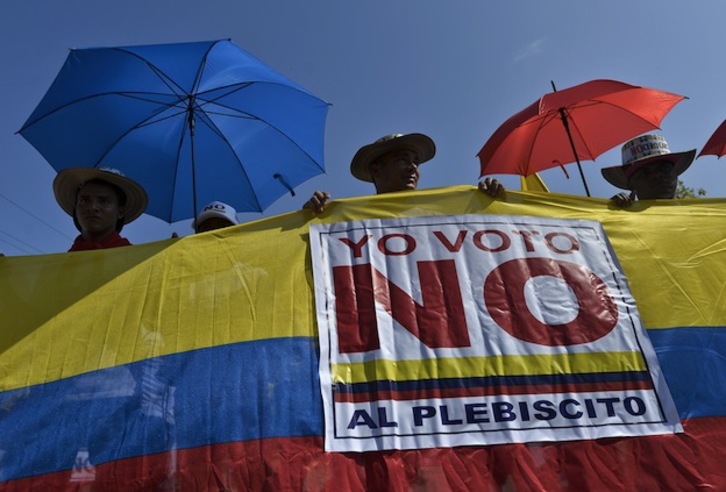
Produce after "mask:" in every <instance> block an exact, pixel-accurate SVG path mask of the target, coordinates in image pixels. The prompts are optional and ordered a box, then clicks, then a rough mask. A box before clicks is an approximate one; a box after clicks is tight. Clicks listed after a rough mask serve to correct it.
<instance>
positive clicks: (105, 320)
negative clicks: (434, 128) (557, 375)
mask: <svg viewBox="0 0 726 492" xmlns="http://www.w3.org/2000/svg"><path fill="white" fill-rule="evenodd" d="M452 214H503V215H525V216H538V217H554V218H564V219H587V220H596V221H599V222H601V223H602V225H603V227H604V229H605V231H606V233H607V235H608V239H609V240H610V242H611V243H612V245H613V248H614V250H615V252H616V254H617V257H618V260H619V262H620V263H621V265H622V267H623V269H624V271H625V274H626V276H627V278H628V282H629V285H630V288H631V290H632V292H633V296H634V297H635V299H636V302H637V306H638V310H639V312H640V316H641V320H642V322H643V324H644V325H645V326H646V327H647V329H648V335H649V337H650V339H651V341H652V343H653V345H654V347H655V350H656V353H657V355H658V358H659V361H660V365H661V368H662V370H663V372H664V374H665V379H666V381H667V383H668V386H669V388H670V392H671V394H672V395H673V398H674V400H675V404H676V407H677V410H678V413H679V415H680V419H681V422H682V424H683V427H684V429H685V433H682V434H674V435H661V436H649V437H631V438H609V439H599V440H583V441H572V442H544V443H536V444H503V445H496V446H467V447H457V448H445V449H444V448H435V449H425V450H408V451H380V452H366V453H326V452H325V451H324V448H323V435H324V429H323V407H322V398H321V393H320V381H319V376H318V365H319V355H318V336H317V328H316V321H315V319H316V314H315V302H314V299H313V276H312V265H311V256H310V246H309V238H308V228H309V226H310V224H311V223H315V222H341V221H350V220H359V219H367V218H375V217H381V218H387V217H409V216H431V215H452ZM725 277H726V200H722V199H694V200H674V201H664V202H658V203H651V202H641V203H636V204H635V205H634V206H633V207H632V208H630V209H628V210H619V209H614V208H612V207H611V206H610V205H609V203H608V202H607V201H606V200H600V199H585V198H580V197H573V196H565V195H557V194H542V193H526V192H522V193H519V192H507V197H506V198H505V199H502V200H492V199H491V198H489V197H487V196H485V195H484V194H482V193H480V192H478V191H477V190H476V189H475V188H473V187H470V186H459V187H449V188H441V189H434V190H427V191H417V192H403V193H397V194H390V195H379V196H368V197H361V198H353V199H346V200H337V201H334V202H332V203H331V204H330V206H329V208H328V210H327V211H326V212H325V213H324V214H323V215H321V216H318V217H313V216H312V215H311V214H309V213H307V212H294V213H290V214H286V215H282V216H278V217H273V218H270V219H266V220H261V221H256V222H251V223H247V224H243V225H240V226H236V227H233V228H229V229H223V230H219V231H214V232H211V233H206V234H200V235H195V236H190V237H186V238H182V239H178V240H168V241H162V242H157V243H151V244H144V245H137V246H132V247H127V248H119V249H114V250H106V251H89V252H78V253H63V254H56V255H46V256H33V257H12V258H0V490H23V491H25V490H104V491H105V490H336V491H340V490H402V491H403V490H437V491H438V490H658V489H660V490H663V489H669V490H693V489H699V488H709V489H713V490H719V489H726V466H724V463H726V444H724V443H726V282H725V281H724V278H725Z"/></svg>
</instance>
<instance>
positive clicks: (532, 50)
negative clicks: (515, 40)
mask: <svg viewBox="0 0 726 492" xmlns="http://www.w3.org/2000/svg"><path fill="white" fill-rule="evenodd" d="M544 43H545V40H544V38H539V39H535V40H534V41H532V42H531V43H529V45H527V46H526V47H525V48H524V49H522V50H521V51H519V53H517V54H516V55H514V61H515V62H518V61H521V60H523V59H525V58H527V57H530V56H534V55H539V54H540V53H542V51H543V50H542V48H543V46H544Z"/></svg>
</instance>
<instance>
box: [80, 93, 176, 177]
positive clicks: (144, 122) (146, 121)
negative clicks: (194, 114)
mask: <svg viewBox="0 0 726 492" xmlns="http://www.w3.org/2000/svg"><path fill="white" fill-rule="evenodd" d="M166 109H168V108H167V107H162V108H161V109H159V110H158V111H156V112H155V113H154V114H152V115H150V116H149V117H147V118H144V119H143V120H141V121H139V122H137V123H136V124H135V125H132V126H130V127H129V128H127V129H126V131H125V132H123V133H121V134H120V135H119V136H118V137H117V138H116V139H115V140H114V141H113V142H112V143H111V144H110V145H109V146H107V147H106V149H105V150H104V151H103V152H102V153H101V155H100V156H99V157H98V159H96V163H95V164H94V165H93V167H96V166H98V165H99V164H100V163H101V162H102V161H103V160H104V159H105V158H106V156H107V155H108V153H109V152H111V150H113V148H114V147H116V145H117V144H118V143H119V142H120V141H122V140H123V139H124V138H126V135H128V134H129V133H131V132H133V131H134V130H138V129H139V128H143V127H145V126H149V125H152V124H155V123H159V122H160V121H165V120H168V119H169V118H172V117H174V116H178V115H179V114H182V113H183V112H181V113H175V114H173V115H169V116H165V117H164V118H161V119H158V120H154V121H151V120H152V119H153V118H154V117H156V116H158V115H159V114H160V113H161V112H163V111H164V110H166ZM182 133H183V132H182Z"/></svg>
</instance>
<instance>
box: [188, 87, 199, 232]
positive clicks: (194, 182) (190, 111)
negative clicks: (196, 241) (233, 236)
mask: <svg viewBox="0 0 726 492" xmlns="http://www.w3.org/2000/svg"><path fill="white" fill-rule="evenodd" d="M187 115H188V117H187V119H188V121H189V146H190V148H191V153H192V206H193V207H194V222H192V224H194V225H196V224H197V162H196V159H195V157H194V96H193V95H192V96H189V106H188V108H187Z"/></svg>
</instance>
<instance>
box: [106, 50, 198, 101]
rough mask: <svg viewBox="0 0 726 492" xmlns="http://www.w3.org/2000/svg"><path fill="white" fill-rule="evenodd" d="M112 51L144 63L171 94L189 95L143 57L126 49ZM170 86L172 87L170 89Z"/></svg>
mask: <svg viewBox="0 0 726 492" xmlns="http://www.w3.org/2000/svg"><path fill="white" fill-rule="evenodd" d="M113 49H114V50H116V51H120V52H122V53H126V54H127V55H131V56H133V57H134V58H138V59H139V60H141V61H142V62H144V63H145V64H146V65H147V66H148V67H149V68H150V69H151V71H152V72H153V73H154V74H156V76H157V77H159V79H160V80H161V82H162V83H163V84H164V85H165V86H167V87H168V88H169V90H170V91H171V92H172V93H173V94H175V95H176V94H177V93H180V94H184V95H185V96H188V95H189V94H188V93H187V91H185V90H184V88H183V87H182V86H181V85H179V84H178V83H177V82H176V81H175V80H174V79H172V78H171V77H169V76H168V75H167V74H166V73H164V71H163V70H161V69H160V68H159V67H157V66H156V65H154V64H153V63H151V62H150V61H149V60H147V59H146V58H144V57H143V56H141V55H139V54H136V53H134V52H133V51H129V50H126V49H123V48H113ZM172 85H173V86H174V87H172ZM174 88H176V89H177V90H174Z"/></svg>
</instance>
